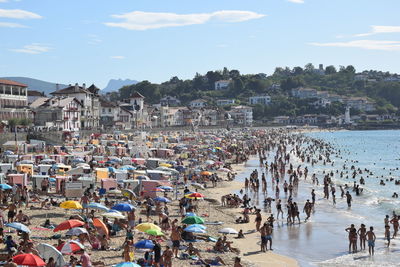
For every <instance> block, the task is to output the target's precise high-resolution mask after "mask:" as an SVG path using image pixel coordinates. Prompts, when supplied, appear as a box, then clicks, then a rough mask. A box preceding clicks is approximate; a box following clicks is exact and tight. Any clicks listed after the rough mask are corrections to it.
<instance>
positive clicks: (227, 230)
mask: <svg viewBox="0 0 400 267" xmlns="http://www.w3.org/2000/svg"><path fill="white" fill-rule="evenodd" d="M218 233H221V234H233V235H236V234H238V231H236V230H235V229H233V228H222V229H221V230H219V231H218Z"/></svg>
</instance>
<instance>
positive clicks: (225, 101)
mask: <svg viewBox="0 0 400 267" xmlns="http://www.w3.org/2000/svg"><path fill="white" fill-rule="evenodd" d="M216 104H217V106H227V105H233V104H235V99H219V100H217V101H216Z"/></svg>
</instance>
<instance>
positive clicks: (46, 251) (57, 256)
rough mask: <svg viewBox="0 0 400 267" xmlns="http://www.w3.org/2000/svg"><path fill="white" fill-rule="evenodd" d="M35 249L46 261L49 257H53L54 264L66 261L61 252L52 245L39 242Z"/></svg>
mask: <svg viewBox="0 0 400 267" xmlns="http://www.w3.org/2000/svg"><path fill="white" fill-rule="evenodd" d="M36 250H37V251H38V252H39V255H40V256H41V257H42V258H43V259H44V260H46V261H48V260H49V259H50V258H53V259H54V261H55V263H56V266H64V265H66V262H65V260H64V257H63V255H62V254H61V252H60V251H58V250H57V249H56V248H55V247H53V246H52V245H49V244H46V243H40V244H39V245H37V246H36Z"/></svg>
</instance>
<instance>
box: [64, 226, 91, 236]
mask: <svg viewBox="0 0 400 267" xmlns="http://www.w3.org/2000/svg"><path fill="white" fill-rule="evenodd" d="M87 233H88V231H87V230H86V229H85V228H82V227H74V228H71V229H69V230H68V231H67V232H66V233H65V235H67V236H78V235H80V234H87Z"/></svg>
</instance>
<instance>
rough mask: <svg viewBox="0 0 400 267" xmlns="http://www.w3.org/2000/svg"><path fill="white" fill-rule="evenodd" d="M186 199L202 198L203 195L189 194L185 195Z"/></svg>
mask: <svg viewBox="0 0 400 267" xmlns="http://www.w3.org/2000/svg"><path fill="white" fill-rule="evenodd" d="M187 197H189V198H203V197H204V195H203V194H200V193H197V192H196V193H191V194H189V195H187Z"/></svg>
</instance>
